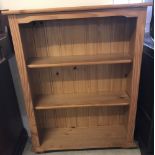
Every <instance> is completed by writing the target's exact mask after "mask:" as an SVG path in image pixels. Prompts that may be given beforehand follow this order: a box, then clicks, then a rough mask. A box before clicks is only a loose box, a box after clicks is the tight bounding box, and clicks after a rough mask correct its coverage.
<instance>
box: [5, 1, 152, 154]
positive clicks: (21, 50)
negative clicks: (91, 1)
mask: <svg viewBox="0 0 155 155" xmlns="http://www.w3.org/2000/svg"><path fill="white" fill-rule="evenodd" d="M148 5H152V3H136V4H114V3H113V4H109V5H101V6H82V7H69V8H67V7H66V8H52V9H40V10H21V11H19V10H16V11H11V10H9V11H4V12H3V13H4V14H7V15H8V19H9V24H10V30H11V34H12V40H13V45H14V50H15V55H16V60H17V64H18V69H19V73H20V79H21V84H22V88H23V93H24V99H25V106H26V110H27V115H28V119H29V125H30V130H31V136H32V145H33V150H34V151H35V152H44V151H49V150H72V149H86V148H87V149H88V148H107V147H122V148H129V147H134V146H135V144H134V126H135V116H136V104H137V95H138V87H139V76H140V66H141V56H142V48H143V36H144V28H145V20H146V18H145V17H146V9H147V6H148Z"/></svg>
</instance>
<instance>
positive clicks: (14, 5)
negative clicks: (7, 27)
mask: <svg viewBox="0 0 155 155" xmlns="http://www.w3.org/2000/svg"><path fill="white" fill-rule="evenodd" d="M143 1H151V0H0V5H1V6H0V7H1V9H10V10H21V9H36V8H51V7H67V6H86V5H102V4H112V3H113V2H114V3H128V2H129V3H138V2H143Z"/></svg>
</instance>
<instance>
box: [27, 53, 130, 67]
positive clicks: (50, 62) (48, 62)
mask: <svg viewBox="0 0 155 155" xmlns="http://www.w3.org/2000/svg"><path fill="white" fill-rule="evenodd" d="M131 62H132V58H131V56H130V55H122V54H111V55H110V54H104V55H103V54H102V55H101V54H100V55H78V56H59V57H58V56H53V57H42V58H31V59H29V60H28V64H27V66H28V68H45V67H60V66H73V65H95V64H121V63H131Z"/></svg>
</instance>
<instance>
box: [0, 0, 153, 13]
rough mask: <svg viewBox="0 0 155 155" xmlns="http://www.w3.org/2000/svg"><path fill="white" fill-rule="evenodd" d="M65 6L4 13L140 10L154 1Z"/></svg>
mask: <svg viewBox="0 0 155 155" xmlns="http://www.w3.org/2000/svg"><path fill="white" fill-rule="evenodd" d="M64 4H65V5H63V6H64V7H57V5H56V6H53V5H52V7H51V8H50V6H51V5H48V8H47V6H46V7H44V6H43V7H42V8H37V9H29V8H28V9H17V10H16V9H15V10H14V9H9V10H3V11H2V13H3V14H6V15H9V14H17V15H18V14H38V13H56V12H67V11H88V10H101V9H120V8H138V7H147V6H151V5H153V2H152V1H149V2H148V1H146V0H135V1H133V0H107V1H104V3H101V5H100V4H98V3H97V5H96V4H95V5H90V4H88V5H85V4H84V5H83V4H82V5H80V4H78V5H71V4H68V5H67V4H66V3H64Z"/></svg>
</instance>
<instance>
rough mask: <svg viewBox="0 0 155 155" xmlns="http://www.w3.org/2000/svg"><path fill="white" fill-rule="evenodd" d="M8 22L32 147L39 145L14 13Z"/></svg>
mask: <svg viewBox="0 0 155 155" xmlns="http://www.w3.org/2000/svg"><path fill="white" fill-rule="evenodd" d="M9 24H10V29H11V34H12V39H13V45H14V50H15V54H16V59H17V65H18V70H19V73H20V80H21V84H22V88H23V94H24V100H25V107H26V110H27V115H28V119H29V125H30V130H31V134H32V144H33V147H39V145H40V143H39V134H38V130H37V126H36V118H35V115H34V110H33V103H32V97H31V90H30V85H29V80H28V76H27V70H26V63H25V59H24V53H23V47H22V42H21V38H20V32H19V27H18V24H17V19H16V17H15V16H14V15H12V16H9Z"/></svg>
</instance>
